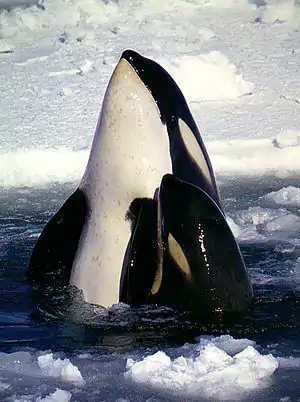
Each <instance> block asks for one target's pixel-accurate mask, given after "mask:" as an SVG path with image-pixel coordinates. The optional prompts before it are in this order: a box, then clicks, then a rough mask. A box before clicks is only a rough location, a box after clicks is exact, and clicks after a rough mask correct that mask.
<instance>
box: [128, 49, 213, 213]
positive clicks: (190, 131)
mask: <svg viewBox="0 0 300 402" xmlns="http://www.w3.org/2000/svg"><path fill="white" fill-rule="evenodd" d="M123 60H126V61H127V62H128V63H129V64H130V65H131V66H132V67H133V68H134V70H135V71H136V73H137V75H138V76H139V78H140V79H141V81H142V82H143V84H144V85H145V87H146V88H147V89H148V91H149V92H150V93H151V95H152V97H153V99H154V101H155V103H156V104H157V107H158V110H159V114H160V118H161V122H162V123H163V124H164V125H165V126H166V128H167V131H168V136H169V141H170V154H171V155H170V156H171V160H172V171H173V174H174V175H175V176H176V177H177V178H179V179H181V180H184V181H187V182H189V183H191V184H194V185H197V186H198V187H200V188H203V190H204V191H206V192H207V193H208V194H209V195H210V196H211V197H212V198H213V199H214V200H215V202H217V203H218V204H219V205H220V200H219V194H218V190H217V186H216V181H215V177H214V173H213V169H212V165H211V162H210V159H209V156H208V153H207V151H206V148H205V146H204V143H203V141H202V138H201V135H200V133H199V130H198V128H197V125H196V123H195V121H194V119H193V117H192V114H191V112H190V110H189V107H188V105H187V102H186V100H185V98H184V96H183V94H182V92H181V90H180V88H179V87H178V85H177V84H176V82H175V81H174V80H173V78H172V77H171V76H170V74H169V73H168V72H167V71H166V70H165V69H164V68H163V67H161V66H160V65H159V64H158V63H156V62H155V61H153V60H150V59H147V58H146V57H143V56H141V55H140V54H138V53H137V52H135V51H133V50H126V51H124V52H123V54H122V57H121V62H122V61H123Z"/></svg>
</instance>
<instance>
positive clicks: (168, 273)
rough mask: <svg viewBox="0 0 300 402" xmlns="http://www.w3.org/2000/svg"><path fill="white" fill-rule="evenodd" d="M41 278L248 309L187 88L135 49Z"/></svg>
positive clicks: (43, 246) (118, 295) (35, 274)
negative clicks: (180, 86)
mask: <svg viewBox="0 0 300 402" xmlns="http://www.w3.org/2000/svg"><path fill="white" fill-rule="evenodd" d="M28 279H29V281H30V282H31V283H35V284H40V285H53V286H56V285H66V284H71V285H73V286H76V287H77V288H78V289H80V290H81V291H82V292H83V297H84V299H85V301H86V302H89V303H94V304H98V305H101V306H103V307H109V306H111V305H112V304H114V303H118V302H120V301H122V302H125V303H128V304H131V305H141V304H153V303H154V304H160V305H166V306H170V307H173V308H176V309H181V310H191V311H194V312H197V313H200V314H202V313H203V314H211V313H214V312H216V311H224V312H239V311H243V310H247V309H248V308H249V307H250V305H251V302H252V299H253V292H252V287H251V283H250V280H249V277H248V275H247V271H246V268H245V265H244V261H243V258H242V255H241V253H240V250H239V247H238V245H237V243H236V241H235V239H234V236H233V234H232V232H231V230H230V228H229V226H228V224H227V222H226V219H225V216H224V214H223V212H222V209H221V205H220V199H219V194H218V190H217V186H216V181H215V177H214V173H213V169H212V166H211V163H210V160H209V157H208V154H207V151H206V149H205V146H204V144H203V141H202V139H201V136H200V133H199V131H198V128H197V126H196V123H195V121H194V119H193V117H192V115H191V113H190V111H189V108H188V106H187V103H186V101H185V99H184V96H183V94H182V93H181V91H180V89H179V88H178V86H177V85H176V83H175V81H174V80H173V79H172V78H171V76H170V75H169V74H168V73H167V72H166V71H165V70H164V69H163V68H162V67H161V66H160V65H159V64H157V63H155V62H154V61H152V60H150V59H147V58H145V57H143V56H141V55H139V54H138V53H136V52H134V51H132V50H126V51H125V52H124V53H123V54H122V56H121V59H120V61H119V63H118V65H117V66H116V68H115V70H114V72H113V74H112V77H111V79H110V82H109V84H108V87H107V90H106V93H105V96H104V100H103V104H102V110H101V113H100V117H99V120H98V124H97V128H96V132H95V136H94V140H93V144H92V148H91V152H90V156H89V160H88V163H87V167H86V170H85V173H84V175H83V177H82V180H81V182H80V184H79V186H78V189H77V190H76V191H75V192H74V193H73V195H71V197H70V198H69V199H68V200H67V201H66V202H65V203H64V204H63V206H62V207H61V208H60V210H59V211H58V212H57V213H56V215H55V216H54V217H53V218H52V219H51V220H50V221H49V222H48V224H47V225H46V226H45V228H44V230H43V231H42V233H41V235H40V237H39V238H38V240H37V242H36V245H35V247H34V250H33V252H32V255H31V259H30V262H29V269H28Z"/></svg>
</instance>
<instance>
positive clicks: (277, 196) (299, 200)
mask: <svg viewBox="0 0 300 402" xmlns="http://www.w3.org/2000/svg"><path fill="white" fill-rule="evenodd" d="M261 200H263V201H265V202H266V203H267V204H269V205H273V206H278V205H280V206H289V207H300V188H299V187H293V186H288V187H283V188H281V189H280V190H278V191H272V192H271V193H268V194H266V195H264V196H263V197H261Z"/></svg>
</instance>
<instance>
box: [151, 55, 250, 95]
mask: <svg viewBox="0 0 300 402" xmlns="http://www.w3.org/2000/svg"><path fill="white" fill-rule="evenodd" d="M157 61H158V62H159V63H160V64H161V65H162V66H163V67H165V68H166V69H167V70H168V71H169V73H170V74H171V75H172V76H173V77H174V79H175V81H176V82H177V84H178V85H179V87H180V88H181V89H182V91H183V93H184V95H185V96H186V98H187V99H189V100H190V101H204V100H226V99H236V98H238V97H239V96H242V95H245V94H247V93H250V92H251V91H252V90H253V84H252V83H250V82H248V81H245V80H244V79H243V77H242V76H241V75H240V74H238V73H237V70H236V67H235V66H234V64H232V63H231V62H230V61H229V60H228V58H227V56H225V55H224V54H222V53H221V52H219V51H212V52H209V53H206V54H200V55H199V56H182V57H179V58H178V59H177V60H174V61H172V62H170V61H169V60H166V59H164V58H163V59H159V60H157ZM190 77H193V80H190Z"/></svg>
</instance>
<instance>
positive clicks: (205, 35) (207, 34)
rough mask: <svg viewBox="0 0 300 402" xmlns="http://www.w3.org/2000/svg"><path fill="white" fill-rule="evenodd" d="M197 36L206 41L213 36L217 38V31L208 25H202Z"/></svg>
mask: <svg viewBox="0 0 300 402" xmlns="http://www.w3.org/2000/svg"><path fill="white" fill-rule="evenodd" d="M197 36H198V37H200V38H201V40H203V41H206V40H209V39H212V38H215V36H216V35H215V33H214V32H213V31H212V30H211V29H209V28H207V27H201V28H199V29H198V31H197Z"/></svg>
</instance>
